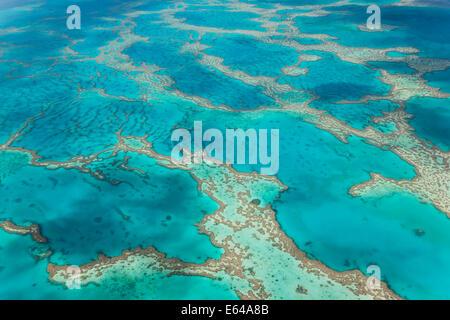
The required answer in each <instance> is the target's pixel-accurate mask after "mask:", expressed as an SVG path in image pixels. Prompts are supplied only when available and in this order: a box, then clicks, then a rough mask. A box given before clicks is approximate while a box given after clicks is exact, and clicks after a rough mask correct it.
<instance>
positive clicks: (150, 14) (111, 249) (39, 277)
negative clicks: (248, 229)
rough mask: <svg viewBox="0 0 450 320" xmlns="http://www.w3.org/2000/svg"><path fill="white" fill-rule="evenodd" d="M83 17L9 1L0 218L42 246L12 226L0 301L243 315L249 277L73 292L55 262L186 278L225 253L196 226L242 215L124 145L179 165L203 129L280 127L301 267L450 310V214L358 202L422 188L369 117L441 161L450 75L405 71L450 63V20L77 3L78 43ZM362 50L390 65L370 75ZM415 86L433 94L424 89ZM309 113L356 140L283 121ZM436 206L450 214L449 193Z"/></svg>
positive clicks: (316, 6) (0, 86)
mask: <svg viewBox="0 0 450 320" xmlns="http://www.w3.org/2000/svg"><path fill="white" fill-rule="evenodd" d="M72 2H73V1H66V0H63V1H61V0H49V1H32V0H29V1H28V0H20V1H19V0H8V1H2V4H0V222H2V221H10V222H12V223H14V224H15V225H18V226H30V224H37V225H38V226H39V227H40V232H41V234H42V235H43V236H44V237H46V238H47V240H48V242H47V243H37V242H36V241H34V240H33V239H32V238H31V236H30V235H21V234H13V233H7V232H4V231H3V230H2V229H0V299H239V295H238V294H237V289H236V288H237V287H239V283H238V281H237V280H233V282H231V281H228V280H224V279H222V274H217V276H203V275H202V274H198V275H192V274H191V275H188V274H170V275H167V272H165V271H164V270H159V271H158V270H157V271H155V270H154V271H152V272H150V273H149V274H147V273H146V272H143V271H142V270H135V271H132V272H127V273H123V274H121V273H120V272H119V273H116V274H114V276H111V277H110V278H108V279H106V280H104V279H103V280H102V281H100V282H99V283H90V284H88V285H83V286H82V287H81V288H80V289H79V290H69V289H68V288H66V287H65V286H64V285H63V284H61V283H58V281H56V280H54V279H49V276H50V275H49V272H48V270H47V267H48V265H49V264H53V265H59V266H62V265H77V266H78V265H80V266H81V265H84V264H87V263H91V262H93V261H95V260H97V258H98V255H99V254H104V255H106V256H107V257H117V256H120V255H121V254H122V251H123V250H133V249H135V248H138V247H142V248H146V247H153V248H155V249H156V250H157V251H159V252H162V253H164V254H165V258H168V259H171V258H176V259H179V260H180V261H182V262H184V263H187V264H189V265H190V264H195V265H201V264H202V263H205V262H206V261H207V260H208V259H213V260H218V259H220V258H221V256H223V255H224V254H225V252H226V250H229V248H224V247H221V246H219V245H217V243H215V242H214V241H211V237H210V235H208V234H206V233H204V232H203V233H202V232H199V231H200V229H199V225H198V224H199V223H201V222H202V219H203V218H204V217H205V216H206V215H211V214H213V213H215V212H216V211H217V210H219V209H220V208H221V207H222V206H223V205H225V206H226V205H230V206H232V205H233V203H229V204H227V203H225V204H222V203H218V202H217V201H216V199H215V198H213V197H211V196H210V194H208V193H205V192H202V190H201V188H199V187H198V181H197V180H195V179H193V175H192V174H191V173H190V172H189V171H186V170H174V169H172V168H170V167H167V166H162V165H160V163H159V161H160V160H158V159H156V158H152V157H149V156H146V155H145V154H139V153H133V152H125V151H117V152H115V151H114V150H113V149H114V147H115V145H116V144H117V143H118V140H117V139H118V138H117V137H118V132H120V134H121V135H122V136H134V137H145V140H146V141H148V142H150V143H151V144H152V148H153V150H154V151H155V152H156V153H158V154H161V155H165V156H170V154H171V150H172V148H173V146H174V143H173V142H172V141H171V133H172V131H173V130H174V128H177V127H178V128H187V129H188V130H190V131H191V132H192V130H193V124H194V121H202V123H203V130H204V131H205V130H207V129H209V128H215V129H219V130H220V131H222V132H225V130H226V129H228V128H242V129H244V130H247V129H256V130H260V129H268V130H270V129H278V130H279V146H280V152H279V171H278V173H277V174H276V176H275V177H276V178H277V179H278V180H279V181H280V182H281V183H282V184H283V185H285V186H287V189H286V190H284V191H282V192H280V193H279V194H278V197H276V199H274V200H271V201H270V205H271V208H272V209H273V210H274V212H275V217H276V220H277V221H278V223H279V228H280V230H281V231H282V232H284V233H285V234H286V235H287V237H289V238H290V239H292V241H293V243H294V244H295V246H296V248H297V249H298V250H300V251H302V252H305V253H306V255H307V257H308V258H310V259H311V260H313V261H320V262H321V263H323V264H324V265H326V266H327V267H328V268H330V269H331V270H334V271H337V272H344V271H349V270H360V271H361V272H362V273H363V274H365V275H370V274H369V272H368V271H367V268H368V266H370V265H377V266H379V268H380V270H381V280H382V281H384V282H385V283H386V284H387V286H388V287H389V289H390V290H392V291H393V292H394V293H395V294H396V295H398V296H399V297H401V298H405V299H450V289H449V288H450V277H449V276H448V270H449V268H450V221H449V218H448V216H449V213H447V212H446V211H445V209H442V208H441V207H439V206H438V205H436V204H435V203H433V201H431V200H430V201H428V200H426V199H428V198H424V197H423V195H419V193H418V192H416V193H415V192H408V191H406V190H397V191H390V192H386V193H384V194H379V195H377V194H376V195H370V196H354V195H352V194H350V190H351V189H352V187H353V186H355V185H358V184H361V183H363V182H365V181H367V180H369V179H371V173H377V174H380V175H382V176H383V177H386V178H388V179H391V180H395V181H399V180H412V179H415V177H417V175H418V170H417V168H416V167H415V165H414V164H413V163H411V161H406V160H405V157H402V156H399V154H397V153H395V152H393V149H392V148H390V145H389V142H386V145H384V146H381V147H380V146H379V145H376V143H372V142H371V141H370V139H368V138H366V137H365V136H364V134H363V133H361V132H363V131H364V129H365V128H371V129H373V130H376V131H379V132H383V133H386V132H387V133H389V132H391V133H392V132H395V130H397V129H398V128H399V127H400V125H399V123H400V122H398V123H396V122H395V121H394V122H389V121H387V122H385V123H384V124H383V123H381V124H380V123H377V122H376V121H375V120H374V119H376V118H377V117H382V116H383V115H386V114H387V113H389V112H390V113H394V112H397V111H398V110H404V112H406V113H407V114H409V115H410V117H407V118H406V123H407V124H408V125H409V126H410V129H408V130H406V133H405V134H411V135H414V136H415V137H417V138H418V139H420V141H423V143H424V145H427V146H428V147H429V148H430V149H431V150H432V149H433V148H435V150H440V151H439V152H442V154H444V156H446V157H447V158H446V159H447V160H448V157H449V154H448V152H449V150H450V149H449V147H450V129H449V128H450V126H449V125H448V123H449V121H450V111H449V107H448V106H449V99H450V68H448V67H442V68H441V69H442V70H431V71H424V72H422V73H421V72H419V71H418V70H416V69H415V68H414V66H416V65H415V64H414V63H411V61H412V60H408V59H409V58H407V59H403V58H402V57H408V56H414V57H416V58H411V59H419V58H424V59H423V60H420V63H422V64H424V65H426V67H428V66H429V65H437V66H440V65H444V64H448V66H450V63H449V61H450V60H449V59H450V41H449V40H450V36H449V33H448V30H449V29H450V25H449V24H450V9H449V7H448V6H447V7H442V6H440V5H439V4H436V5H434V3H433V4H432V5H430V6H427V7H424V6H415V5H414V1H411V3H410V4H409V5H407V6H403V5H402V6H397V5H394V4H396V3H397V2H399V1H394V0H392V1H379V2H377V3H379V5H380V7H381V19H382V20H381V21H382V26H383V28H382V30H379V31H371V32H368V31H367V30H364V27H365V24H366V20H367V18H368V14H367V13H366V7H367V5H364V3H366V2H367V3H369V1H345V3H344V4H342V3H339V4H338V3H335V1H332V0H327V1H302V0H276V1H269V0H264V1H250V0H249V1H243V0H240V1H206V0H199V1H194V0H192V1H191V0H188V1H106V0H105V1H93V0H80V1H77V5H78V6H79V7H80V8H81V29H80V30H76V29H75V30H69V29H68V28H67V26H66V19H67V17H68V14H67V13H66V8H67V7H68V6H69V5H71V4H72ZM177 8H178V9H177ZM283 22H285V23H284V24H283ZM324 41H325V42H326V43H328V44H329V43H331V44H330V45H327V46H324V45H323V44H324V43H325V42H324ZM333 43H334V44H335V46H333V45H332V44H333ZM400 47H405V48H406V47H408V48H414V49H415V50H416V51H415V53H405V52H402V51H401V50H397V49H395V48H400ZM336 48H337V49H336ZM365 49H389V50H387V51H390V52H392V53H391V54H386V55H385V56H383V57H387V58H383V59H384V60H380V59H379V57H380V56H378V55H373V59H372V56H370V53H368V54H366V53H364V50H365ZM367 55H369V57H367ZM361 57H363V58H361ZM389 57H390V58H389ZM216 58H218V59H219V60H217V59H216ZM428 58H429V59H431V60H426V59H428ZM208 59H209V60H208ZM389 59H391V60H390V61H386V60H389ZM210 61H212V62H210ZM418 61H419V60H418ZM289 66H294V68H297V69H296V70H297V72H298V73H295V72H294V73H292V72H287V71H286V67H289ZM426 67H424V68H426ZM298 69H302V70H298ZM383 72H387V74H388V75H387V76H384V73H383ZM390 76H391V77H399V79H400V80H392V79H393V78H390ZM410 78H413V79H415V80H417V79H418V80H417V81H418V82H420V83H422V84H423V85H427V86H428V87H427V88H428V89H423V87H417V88H413V89H411V88H410V87H408V84H405V83H406V80H403V79H410ZM395 79H397V78H395ZM392 81H396V82H395V84H394V85H393V82H392ZM403 81H404V82H403ZM402 86H404V87H402ZM395 88H396V90H397V89H399V91H400V92H403V91H406V90H408V92H410V95H411V97H409V96H408V97H407V98H404V99H403V98H402V97H403V96H401V95H400V94H399V95H397V96H396V95H394V94H392V92H393V91H392V90H394V89H395ZM429 88H434V89H436V90H437V91H432V90H431V89H429ZM438 89H440V90H438ZM402 90H403V91H402ZM294 91H295V93H294ZM430 92H431V93H430ZM399 97H400V98H399ZM402 99H403V100H402ZM308 101H309V102H308ZM306 102H308V108H312V109H314V110H315V111H314V112H318V113H320V114H324V115H328V116H330V117H332V118H333V119H335V120H337V121H338V122H339V123H342V124H344V127H345V128H346V130H350V131H349V132H351V134H349V135H348V136H347V137H346V138H345V139H342V138H340V137H339V136H338V135H337V134H336V131H335V130H337V129H335V128H336V125H335V122H333V123H331V122H325V121H324V120H320V121H323V122H320V121H319V120H317V118H316V114H315V113H314V112H312V111H311V110H310V109H301V110H300V111H298V112H296V111H293V109H292V108H291V109H289V105H290V104H294V105H295V104H302V105H303V103H306ZM305 108H306V107H305ZM330 123H331V124H330ZM349 128H350V129H349ZM351 130H353V131H351ZM364 132H365V131H364ZM136 143H137V144H138V145H139V143H138V142H136ZM410 151H411V153H414V152H417V153H418V154H419V155H420V154H422V153H421V152H423V151H421V150H417V148H416V147H412V148H411V150H410ZM76 156H83V157H85V158H83V159H84V160H83V159H82V160H80V159H78V160H77V161H74V160H73V159H74V158H75V157H76ZM89 157H95V161H87V160H86V159H87V158H89ZM447 160H445V161H447ZM83 161H85V162H83ZM430 161H431V160H430ZM445 161H444V160H443V163H444V164H443V168H444V169H443V170H444V173H445V172H447V173H448V172H449V171H450V167H449V163H450V161H447V162H446V166H445ZM233 167H234V169H236V170H237V171H238V172H243V173H251V172H254V171H256V172H258V171H259V170H260V169H261V165H259V164H240V165H234V166H233ZM229 187H230V188H237V185H233V183H232V182H230V184H229ZM272 192H273V190H268V193H270V197H269V196H268V198H270V199H272V198H271V196H272ZM427 192H428V191H427ZM430 192H431V191H430ZM440 197H441V198H445V199H448V198H450V187H448V188H447V189H446V192H445V191H444V192H443V193H441V194H440ZM424 199H425V200H424ZM217 223H219V222H217ZM217 232H218V233H217V234H214V236H216V237H217V238H220V236H221V234H220V232H219V231H217ZM47 250H51V255H49V256H44V255H43V254H42V253H43V252H45V251H47ZM267 255H270V252H267ZM279 272H280V273H283V270H280V271H279ZM262 280H264V279H262ZM236 281H237V282H236ZM286 296H288V295H286ZM269 298H270V297H269ZM309 298H313V299H314V298H318V297H317V296H313V295H312V296H309ZM338 298H339V296H338Z"/></svg>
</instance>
